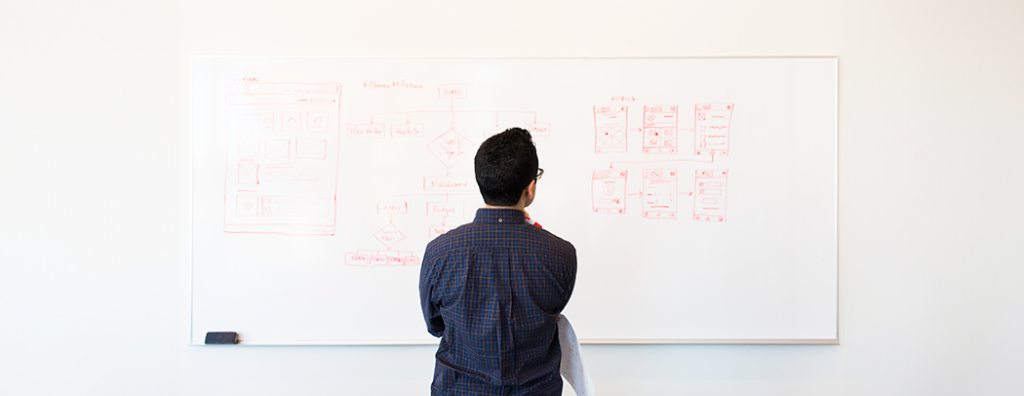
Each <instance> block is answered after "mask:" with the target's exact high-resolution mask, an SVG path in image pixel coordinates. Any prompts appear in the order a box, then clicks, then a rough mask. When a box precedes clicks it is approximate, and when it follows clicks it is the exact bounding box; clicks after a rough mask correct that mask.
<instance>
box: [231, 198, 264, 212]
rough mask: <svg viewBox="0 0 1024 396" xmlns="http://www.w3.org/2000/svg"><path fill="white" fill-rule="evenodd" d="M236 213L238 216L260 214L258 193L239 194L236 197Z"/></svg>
mask: <svg viewBox="0 0 1024 396" xmlns="http://www.w3.org/2000/svg"><path fill="white" fill-rule="evenodd" d="M235 214H236V215H238V216H259V214H260V197H259V196H256V195H239V196H237V197H235Z"/></svg>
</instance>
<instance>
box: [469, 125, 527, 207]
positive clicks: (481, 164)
mask: <svg viewBox="0 0 1024 396" xmlns="http://www.w3.org/2000/svg"><path fill="white" fill-rule="evenodd" d="M537 162H538V161H537V147H536V146H534V145H533V139H532V137H531V136H530V132H528V131H526V130H525V129H522V128H509V129H506V130H505V131H504V132H502V133H499V134H497V135H494V136H491V137H490V138H488V139H487V140H485V141H484V142H483V144H481V145H480V149H478V150H477V151H476V157H475V158H474V159H473V165H474V168H475V171H476V184H477V186H479V187H480V195H483V197H484V202H485V203H487V204H488V205H491V206H515V205H516V204H517V203H519V198H520V197H522V195H523V190H525V189H526V187H527V186H529V185H530V182H531V181H533V179H534V178H536V177H537Z"/></svg>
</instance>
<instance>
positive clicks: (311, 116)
mask: <svg viewBox="0 0 1024 396" xmlns="http://www.w3.org/2000/svg"><path fill="white" fill-rule="evenodd" d="M330 121H331V113H330V112H327V111H310V112H308V113H306V123H307V124H308V125H307V126H306V130H308V131H310V132H313V133H324V132H327V126H328V123H329V122H330Z"/></svg>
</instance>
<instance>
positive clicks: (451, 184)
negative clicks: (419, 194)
mask: <svg viewBox="0 0 1024 396" xmlns="http://www.w3.org/2000/svg"><path fill="white" fill-rule="evenodd" d="M472 180H473V176H427V177H424V178H423V189H424V190H428V191H432V190H447V191H472V190H473V181H472Z"/></svg>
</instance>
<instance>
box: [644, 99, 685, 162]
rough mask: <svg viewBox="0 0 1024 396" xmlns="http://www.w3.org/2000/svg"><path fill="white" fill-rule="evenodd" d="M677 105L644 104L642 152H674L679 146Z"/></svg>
mask: <svg viewBox="0 0 1024 396" xmlns="http://www.w3.org/2000/svg"><path fill="white" fill-rule="evenodd" d="M678 125H679V106H674V105H666V106H644V128H643V135H644V153H645V154H674V153H675V152H676V150H678V147H679V129H678Z"/></svg>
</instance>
